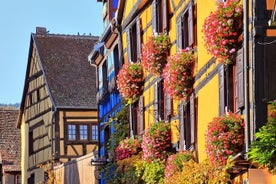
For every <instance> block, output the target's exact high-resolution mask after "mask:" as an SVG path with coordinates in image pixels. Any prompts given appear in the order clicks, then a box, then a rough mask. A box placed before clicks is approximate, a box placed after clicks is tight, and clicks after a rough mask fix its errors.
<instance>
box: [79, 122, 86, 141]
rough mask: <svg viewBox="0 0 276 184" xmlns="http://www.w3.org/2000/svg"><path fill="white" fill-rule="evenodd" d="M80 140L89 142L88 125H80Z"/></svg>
mask: <svg viewBox="0 0 276 184" xmlns="http://www.w3.org/2000/svg"><path fill="white" fill-rule="evenodd" d="M80 140H88V128H87V125H80Z"/></svg>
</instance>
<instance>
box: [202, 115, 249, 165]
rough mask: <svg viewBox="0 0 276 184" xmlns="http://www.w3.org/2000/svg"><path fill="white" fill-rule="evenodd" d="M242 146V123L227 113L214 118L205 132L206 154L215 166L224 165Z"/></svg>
mask: <svg viewBox="0 0 276 184" xmlns="http://www.w3.org/2000/svg"><path fill="white" fill-rule="evenodd" d="M243 144H244V122H243V119H242V117H241V116H240V115H237V114H234V113H232V112H229V113H228V114H225V115H223V116H220V117H216V118H214V119H213V121H211V122H210V123H209V124H208V127H207V131H206V152H207V154H208V156H209V158H210V160H211V162H212V163H213V164H214V165H215V166H220V165H225V164H226V161H227V159H228V157H229V156H234V155H236V154H237V153H239V152H241V151H242V149H243Z"/></svg>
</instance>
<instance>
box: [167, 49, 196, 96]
mask: <svg viewBox="0 0 276 184" xmlns="http://www.w3.org/2000/svg"><path fill="white" fill-rule="evenodd" d="M193 64H194V55H193V52H192V51H191V50H190V49H189V48H187V49H185V50H181V51H178V52H177V53H176V54H174V55H171V56H170V57H169V58H168V63H167V64H166V66H165V68H164V71H163V74H162V76H163V78H164V90H165V91H166V92H167V93H168V94H169V95H170V96H171V97H174V98H177V99H183V98H185V97H187V96H188V95H189V93H190V92H191V91H192V86H193V72H192V68H193Z"/></svg>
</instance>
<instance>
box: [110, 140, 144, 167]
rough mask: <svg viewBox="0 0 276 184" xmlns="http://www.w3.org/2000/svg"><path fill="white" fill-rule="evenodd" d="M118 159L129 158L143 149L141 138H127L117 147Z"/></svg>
mask: <svg viewBox="0 0 276 184" xmlns="http://www.w3.org/2000/svg"><path fill="white" fill-rule="evenodd" d="M115 151H116V160H117V161H118V160H122V159H125V158H129V157H131V156H132V155H134V154H137V153H138V152H139V151H141V143H140V140H139V139H134V138H125V139H123V140H122V141H121V142H120V143H119V145H118V146H117V148H116V150H115Z"/></svg>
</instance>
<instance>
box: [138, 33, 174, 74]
mask: <svg viewBox="0 0 276 184" xmlns="http://www.w3.org/2000/svg"><path fill="white" fill-rule="evenodd" d="M170 47H171V42H170V38H169V36H168V35H167V34H165V33H161V34H157V35H154V36H150V37H149V38H148V41H147V42H146V44H145V45H143V47H142V52H141V63H142V66H143V68H144V69H145V70H146V71H147V72H149V73H151V74H153V75H155V76H159V75H160V74H162V71H163V68H164V66H165V64H166V63H167V56H168V53H169V49H170Z"/></svg>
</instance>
